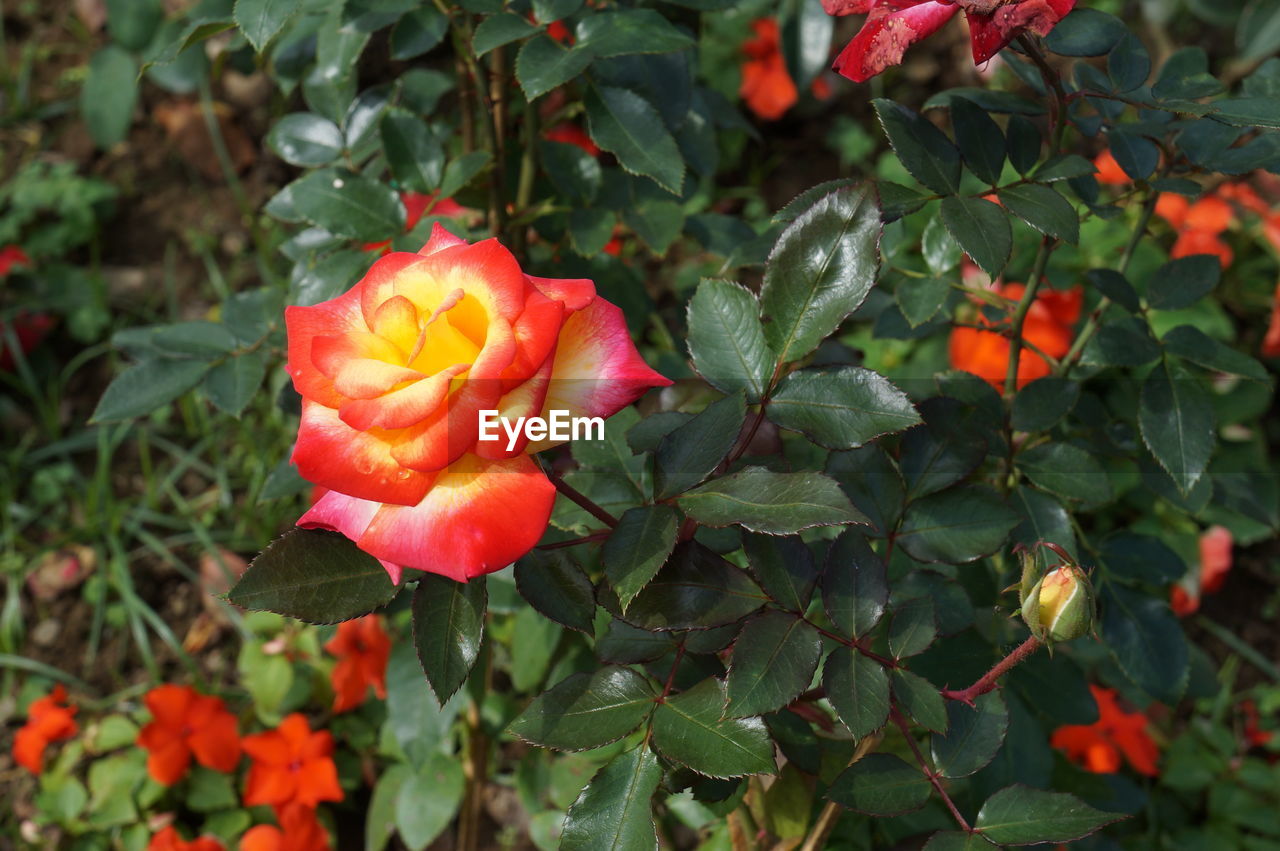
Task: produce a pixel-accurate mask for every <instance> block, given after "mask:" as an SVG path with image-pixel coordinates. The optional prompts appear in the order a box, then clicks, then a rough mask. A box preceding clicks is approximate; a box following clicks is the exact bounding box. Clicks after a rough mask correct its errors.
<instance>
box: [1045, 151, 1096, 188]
mask: <svg viewBox="0 0 1280 851" xmlns="http://www.w3.org/2000/svg"><path fill="white" fill-rule="evenodd" d="M1037 153H1038V150H1037ZM1093 172H1094V167H1093V163H1092V162H1090V161H1089V160H1087V159H1085V158H1084V157H1082V156H1080V155H1079V154H1062V155H1060V156H1056V157H1054V158H1053V159H1051V160H1049V161H1047V162H1046V163H1045V164H1044V165H1042V166H1040V167H1039V168H1037V169H1036V171H1035V175H1033V176H1034V177H1035V179H1036V180H1037V181H1039V182H1040V183H1056V182H1057V181H1059V180H1068V179H1070V178H1072V177H1083V176H1085V175H1086V174H1093Z"/></svg>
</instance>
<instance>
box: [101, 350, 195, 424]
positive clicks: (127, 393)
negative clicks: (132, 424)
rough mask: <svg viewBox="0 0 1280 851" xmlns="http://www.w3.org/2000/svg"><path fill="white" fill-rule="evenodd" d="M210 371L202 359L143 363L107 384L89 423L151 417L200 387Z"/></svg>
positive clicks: (163, 359) (157, 360)
mask: <svg viewBox="0 0 1280 851" xmlns="http://www.w3.org/2000/svg"><path fill="white" fill-rule="evenodd" d="M208 369H209V364H208V363H206V362H204V361H200V360H179V359H176V358H155V359H150V360H144V361H142V362H141V363H138V364H135V365H133V366H131V367H129V368H128V369H126V370H125V371H124V372H122V373H120V374H119V375H117V376H116V377H115V378H114V379H113V380H112V382H111V383H110V384H108V385H107V389H106V390H105V391H103V393H102V398H101V399H99V400H98V406H97V407H96V408H94V410H93V416H92V417H90V418H89V421H90V422H92V423H105V422H112V421H113V420H128V419H132V418H133V417H140V416H143V415H144V414H149V413H151V412H152V411H154V410H155V409H156V408H159V407H160V406H161V405H165V404H168V403H169V402H172V401H173V400H174V399H176V398H178V397H179V396H181V395H182V394H183V393H186V392H187V391H188V390H190V389H191V388H192V387H195V386H196V385H197V384H199V383H200V379H201V378H203V377H204V374H205V372H207V371H208Z"/></svg>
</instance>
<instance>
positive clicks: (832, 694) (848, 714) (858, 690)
mask: <svg viewBox="0 0 1280 851" xmlns="http://www.w3.org/2000/svg"><path fill="white" fill-rule="evenodd" d="M822 687H823V689H824V690H825V691H826V693H827V699H828V700H830V701H831V705H832V706H833V707H835V710H836V713H837V714H838V715H839V716H840V720H841V722H843V723H844V725H845V726H846V727H848V728H849V732H850V733H852V734H853V735H854V737H855V738H859V739H861V738H863V737H864V736H869V735H871V734H872V733H874V732H875V731H876V730H879V729H880V728H881V727H883V726H884V725H885V722H886V721H888V720H889V674H888V672H887V671H886V670H885V669H884V667H883V666H881V664H880V663H879V662H877V661H875V660H874V659H871V658H869V657H867V656H864V655H863V654H861V653H859V652H858V651H857V650H854V649H853V648H852V647H848V646H841V647H837V648H836V649H835V650H833V651H831V655H830V656H828V657H827V662H826V664H825V665H824V666H823V668H822Z"/></svg>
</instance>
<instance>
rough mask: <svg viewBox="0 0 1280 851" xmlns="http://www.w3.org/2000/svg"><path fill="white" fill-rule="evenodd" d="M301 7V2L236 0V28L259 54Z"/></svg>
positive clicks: (295, 0) (291, 0) (293, 0)
mask: <svg viewBox="0 0 1280 851" xmlns="http://www.w3.org/2000/svg"><path fill="white" fill-rule="evenodd" d="M301 5H302V2H301V0H236V3H235V19H236V26H238V27H239V28H240V32H242V33H244V37H245V38H246V39H248V40H249V44H251V45H253V49H254V50H255V51H257V52H258V53H261V52H262V51H263V50H265V49H266V47H267V43H268V42H270V41H271V39H273V38H275V37H276V34H277V33H279V32H280V30H281V29H283V28H284V25H285V23H287V22H288V20H289V18H291V17H293V15H294V14H295V13H296V12H297V11H298V7H299V6H301Z"/></svg>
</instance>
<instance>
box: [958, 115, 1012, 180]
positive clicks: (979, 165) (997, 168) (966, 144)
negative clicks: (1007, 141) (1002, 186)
mask: <svg viewBox="0 0 1280 851" xmlns="http://www.w3.org/2000/svg"><path fill="white" fill-rule="evenodd" d="M950 106H951V127H952V129H953V130H954V132H955V136H956V144H957V145H959V146H960V153H961V155H963V157H964V161H965V164H966V165H968V166H969V170H970V171H971V172H973V173H974V174H975V175H977V176H978V179H979V180H981V181H982V182H983V183H987V184H990V185H992V186H994V185H995V184H996V183H998V182H999V180H1000V172H1001V171H1003V170H1004V133H1002V132H1000V125H998V124H996V123H995V121H993V120H992V119H991V116H990V115H988V114H987V111H986V110H985V109H983V108H982V107H980V106H978V105H977V104H975V103H974V102H973V101H970V100H967V99H966V98H952V99H951V104H950Z"/></svg>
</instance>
